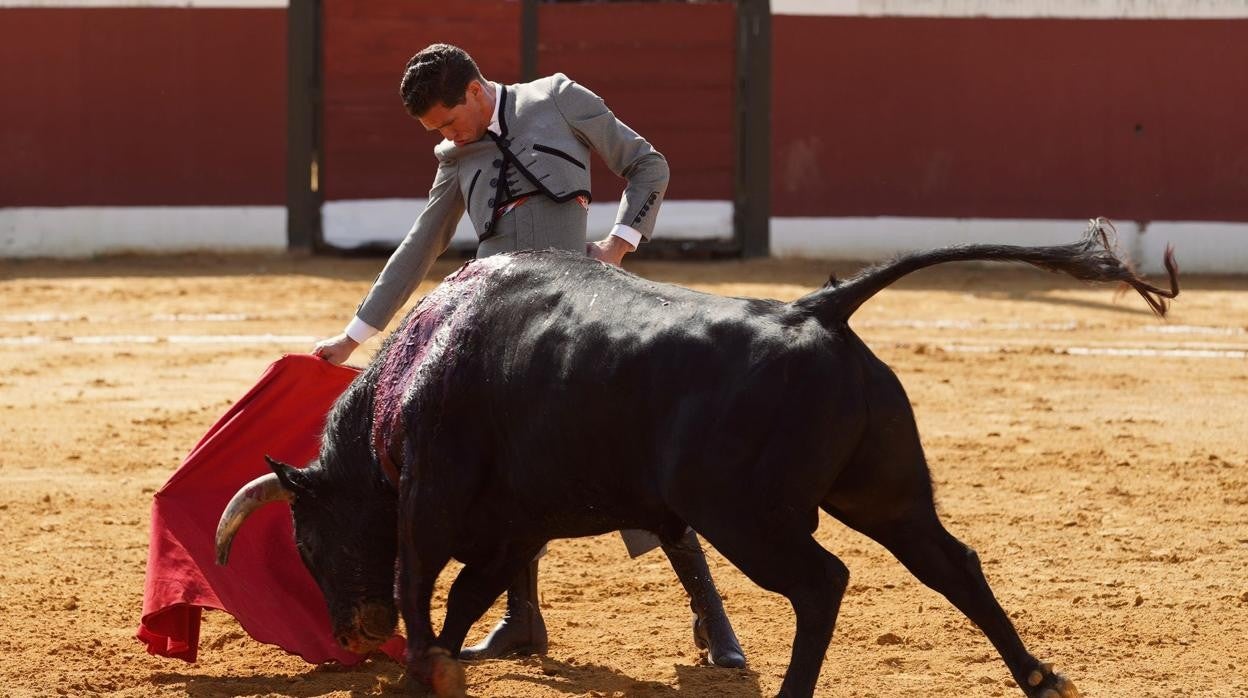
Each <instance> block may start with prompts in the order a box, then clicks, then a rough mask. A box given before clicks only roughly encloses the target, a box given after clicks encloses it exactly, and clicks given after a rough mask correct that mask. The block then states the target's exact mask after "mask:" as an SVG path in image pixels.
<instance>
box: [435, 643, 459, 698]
mask: <svg viewBox="0 0 1248 698" xmlns="http://www.w3.org/2000/svg"><path fill="white" fill-rule="evenodd" d="M427 656H428V658H429V659H428V669H429V674H428V676H429V686H430V688H432V689H433V695H435V696H437V697H438V698H465V697H466V696H467V695H468V682H467V680H466V679H465V678H464V665H463V664H460V663H459V662H457V661H455V658H454V657H452V656H451V653H450V652H447V651H446V650H444V649H442V648H441V647H434V648H432V649H430V650H429V652H428V653H427Z"/></svg>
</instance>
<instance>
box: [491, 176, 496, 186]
mask: <svg viewBox="0 0 1248 698" xmlns="http://www.w3.org/2000/svg"><path fill="white" fill-rule="evenodd" d="M490 186H491V187H497V186H498V177H495V178H494V179H491V180H490Z"/></svg>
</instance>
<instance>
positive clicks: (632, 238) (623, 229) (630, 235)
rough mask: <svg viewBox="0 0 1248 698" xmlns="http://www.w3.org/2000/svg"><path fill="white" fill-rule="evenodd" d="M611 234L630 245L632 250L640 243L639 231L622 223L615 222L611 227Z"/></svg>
mask: <svg viewBox="0 0 1248 698" xmlns="http://www.w3.org/2000/svg"><path fill="white" fill-rule="evenodd" d="M611 234H612V235H614V236H616V237H617V238H619V239H621V240H623V241H624V242H627V243H628V244H630V245H632V246H633V249H634V250H635V249H637V246H638V245H640V244H641V233H639V232H637V231H636V230H634V229H633V228H630V227H628V226H627V225H624V224H622V223H616V224H615V227H614V228H612V229H611Z"/></svg>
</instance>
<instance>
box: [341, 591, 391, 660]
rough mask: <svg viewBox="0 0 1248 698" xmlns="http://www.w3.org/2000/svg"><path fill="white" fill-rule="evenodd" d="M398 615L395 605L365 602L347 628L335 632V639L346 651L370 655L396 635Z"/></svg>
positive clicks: (356, 611)
mask: <svg viewBox="0 0 1248 698" xmlns="http://www.w3.org/2000/svg"><path fill="white" fill-rule="evenodd" d="M398 622H399V619H398V613H397V612H396V611H395V608H394V604H393V603H384V602H378V601H365V602H364V603H362V604H360V605H359V606H358V607H357V608H356V609H355V612H354V613H353V614H352V616H351V620H350V621H349V622H348V623H347V624H346V626H345V627H341V628H337V629H335V631H334V639H336V640H337V641H338V645H339V646H341V647H342V648H343V649H345V650H349V651H351V652H355V653H356V654H369V653H370V652H373V651H374V650H376V649H377V648H378V647H381V645H382V644H383V643H384V642H385V641H386V640H389V639H390V637H391V636H392V635H394V629H395V628H396V627H397V626H398Z"/></svg>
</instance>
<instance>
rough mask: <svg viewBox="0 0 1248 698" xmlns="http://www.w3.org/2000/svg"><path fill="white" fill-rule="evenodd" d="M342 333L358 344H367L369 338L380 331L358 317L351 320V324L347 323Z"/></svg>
mask: <svg viewBox="0 0 1248 698" xmlns="http://www.w3.org/2000/svg"><path fill="white" fill-rule="evenodd" d="M344 331H345V332H346V334H347V336H348V337H350V338H351V339H354V340H355V341H357V342H359V343H360V344H363V343H364V342H367V341H368V339H369V338H370V337H372V336H373V335H375V334H377V333H378V332H381V330H379V329H377V328H376V327H373V326H372V325H370V324H368V323H367V322H364V321H363V320H361V319H359V318H358V317H353V318H351V322H349V323H347V329H346V330H344Z"/></svg>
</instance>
